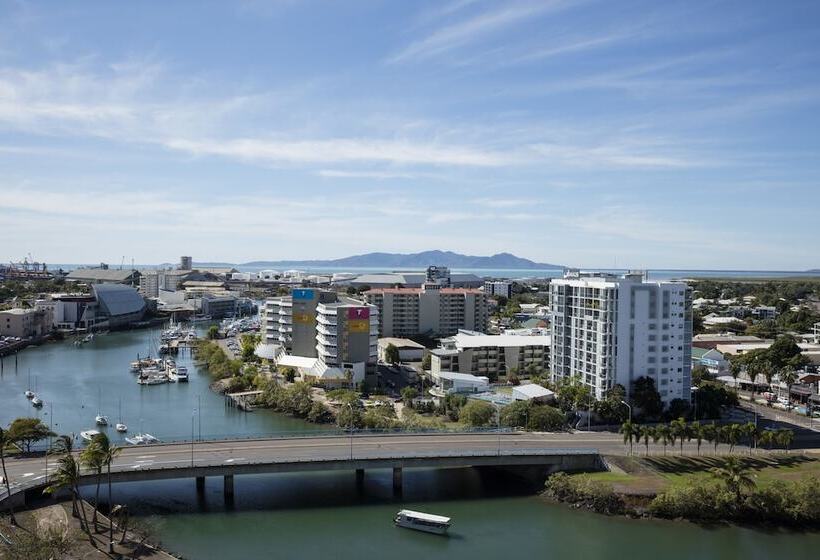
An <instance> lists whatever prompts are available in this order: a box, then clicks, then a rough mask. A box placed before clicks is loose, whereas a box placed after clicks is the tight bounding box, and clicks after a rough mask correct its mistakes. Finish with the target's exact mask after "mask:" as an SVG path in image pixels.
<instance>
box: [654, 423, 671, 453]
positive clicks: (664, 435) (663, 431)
mask: <svg viewBox="0 0 820 560" xmlns="http://www.w3.org/2000/svg"><path fill="white" fill-rule="evenodd" d="M654 437H657V439H659V440H660V441H661V443H662V444H663V454H664V455H666V446H667V445H669V443H670V442H671V443H674V442H675V440H674V439H673V437H674V436H673V435H672V429H671V428H670V427H669V426H668V425H667V424H661V425H660V426H657V427H656V428H655V435H654ZM657 439H656V440H655V441H657Z"/></svg>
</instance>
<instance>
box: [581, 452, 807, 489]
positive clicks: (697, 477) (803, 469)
mask: <svg viewBox="0 0 820 560" xmlns="http://www.w3.org/2000/svg"><path fill="white" fill-rule="evenodd" d="M607 459H608V462H609V463H610V465H611V466H612V470H611V471H609V472H599V473H584V474H578V475H575V476H579V477H586V478H588V479H590V480H597V481H600V482H604V483H607V484H611V485H612V487H613V488H614V489H615V491H616V492H621V493H624V494H654V493H657V492H662V491H663V490H665V489H667V488H671V487H677V486H687V485H690V484H692V483H694V482H699V481H708V480H710V479H711V478H712V473H711V472H710V469H712V468H714V467H718V466H721V465H722V459H721V458H720V457H688V456H686V457H680V456H671V455H670V456H666V457H620V458H616V457H611V458H607ZM740 459H741V461H743V463H744V465H745V466H746V467H747V468H749V469H750V470H751V473H752V475H753V476H754V477H755V479H756V482H757V484H758V485H761V486H765V485H766V484H770V483H771V482H772V481H775V480H800V479H801V478H804V477H820V459H818V458H815V457H807V456H804V455H797V454H794V455H787V454H783V453H776V454H769V455H759V456H755V457H748V456H747V457H742V456H741V457H740Z"/></svg>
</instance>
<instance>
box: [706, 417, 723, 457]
mask: <svg viewBox="0 0 820 560" xmlns="http://www.w3.org/2000/svg"><path fill="white" fill-rule="evenodd" d="M701 429H702V430H703V439H705V440H706V441H708V442H709V443H711V444H713V445H714V446H715V455H717V448H718V444H719V443H720V430H719V429H718V427H717V424H715V423H714V422H712V423H711V424H704V425H703V427H702V428H701Z"/></svg>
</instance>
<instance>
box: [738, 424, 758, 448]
mask: <svg viewBox="0 0 820 560" xmlns="http://www.w3.org/2000/svg"><path fill="white" fill-rule="evenodd" d="M740 429H741V432H742V434H743V435H744V436H745V437H746V438H747V439H748V440H749V455H751V454H752V449H754V448H755V447H757V438H758V431H757V425H756V424H755V423H754V422H746V423H745V424H743V425H742V426H741V427H740Z"/></svg>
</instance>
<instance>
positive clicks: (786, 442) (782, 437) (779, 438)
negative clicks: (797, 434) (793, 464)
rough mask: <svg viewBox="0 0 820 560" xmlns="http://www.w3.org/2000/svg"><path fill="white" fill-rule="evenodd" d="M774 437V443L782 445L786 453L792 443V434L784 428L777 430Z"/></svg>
mask: <svg viewBox="0 0 820 560" xmlns="http://www.w3.org/2000/svg"><path fill="white" fill-rule="evenodd" d="M774 437H775V441H776V442H777V443H778V444H779V445H782V446H783V447H784V448H785V449H786V453H788V452H789V449H790V448H791V445H792V442H793V441H794V432H793V431H792V430H789V429H788V428H784V429H782V430H777V432H775V436H774Z"/></svg>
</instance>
